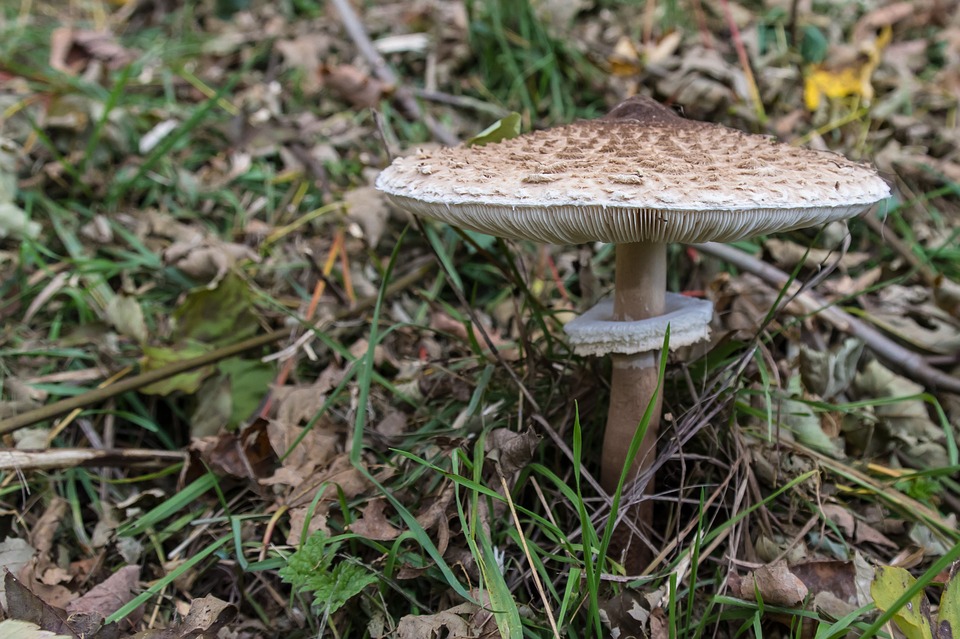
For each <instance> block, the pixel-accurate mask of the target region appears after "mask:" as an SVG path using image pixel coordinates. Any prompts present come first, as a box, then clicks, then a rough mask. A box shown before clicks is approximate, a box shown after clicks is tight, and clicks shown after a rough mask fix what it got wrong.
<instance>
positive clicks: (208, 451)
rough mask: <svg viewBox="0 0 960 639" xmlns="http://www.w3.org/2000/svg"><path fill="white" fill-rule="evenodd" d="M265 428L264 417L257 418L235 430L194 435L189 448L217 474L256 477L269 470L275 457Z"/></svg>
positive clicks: (263, 474)
mask: <svg viewBox="0 0 960 639" xmlns="http://www.w3.org/2000/svg"><path fill="white" fill-rule="evenodd" d="M268 431H269V426H268V424H267V421H266V420H262V419H258V420H256V421H255V422H254V423H253V424H251V425H250V426H248V427H247V428H244V429H243V430H242V431H241V432H239V433H221V434H219V435H215V436H212V437H198V438H195V439H194V440H193V442H191V444H190V450H191V451H192V452H194V453H196V454H197V455H198V456H199V457H200V459H201V460H202V461H203V463H204V464H205V465H206V466H209V467H210V468H212V469H214V470H216V471H217V474H218V475H220V474H225V475H232V476H233V477H245V478H248V479H258V478H260V477H266V476H267V475H269V474H270V471H271V470H272V469H273V464H274V463H275V460H276V456H275V455H274V451H273V449H272V448H271V446H270V437H269V435H268Z"/></svg>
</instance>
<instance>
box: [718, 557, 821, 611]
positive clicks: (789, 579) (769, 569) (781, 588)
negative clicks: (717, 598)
mask: <svg viewBox="0 0 960 639" xmlns="http://www.w3.org/2000/svg"><path fill="white" fill-rule="evenodd" d="M730 587H731V590H732V591H733V592H734V593H735V595H736V596H737V597H740V598H741V599H747V600H751V601H753V600H756V599H757V597H758V596H759V597H761V598H762V599H763V601H764V603H768V604H771V605H775V606H787V607H793V606H796V605H798V604H800V603H801V602H803V600H804V599H806V597H807V594H808V590H807V587H806V586H805V585H804V583H803V581H802V580H801V579H800V578H799V577H797V575H795V574H794V573H793V572H791V569H790V568H789V567H788V566H787V562H785V561H778V562H775V563H772V564H769V565H766V566H761V567H760V568H757V569H756V570H754V571H753V572H748V573H747V574H746V575H744V576H742V577H740V576H738V575H736V573H732V574H731V575H730Z"/></svg>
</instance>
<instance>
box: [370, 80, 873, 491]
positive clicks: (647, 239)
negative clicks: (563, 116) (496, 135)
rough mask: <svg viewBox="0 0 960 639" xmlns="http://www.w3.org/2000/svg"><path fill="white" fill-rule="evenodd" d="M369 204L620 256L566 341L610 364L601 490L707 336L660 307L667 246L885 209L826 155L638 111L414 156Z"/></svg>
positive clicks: (847, 168) (658, 108)
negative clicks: (661, 371)
mask: <svg viewBox="0 0 960 639" xmlns="http://www.w3.org/2000/svg"><path fill="white" fill-rule="evenodd" d="M377 188H379V189H381V190H382V191H384V192H385V193H386V194H387V195H388V196H389V197H390V199H391V200H393V202H395V203H396V204H397V205H398V206H400V207H401V208H404V209H406V210H408V211H410V212H412V213H416V214H420V215H426V216H429V217H433V218H436V219H438V220H442V221H444V222H448V223H450V224H453V225H456V226H460V227H463V228H467V229H472V230H474V231H480V232H482V233H489V234H491V235H497V236H500V237H506V238H513V239H528V240H535V241H539V242H548V243H556V244H575V243H580V242H594V241H600V242H612V243H616V244H617V247H616V275H615V280H616V281H615V286H614V294H613V299H612V300H607V301H604V302H601V303H600V304H599V305H598V306H596V307H594V308H593V309H591V310H589V311H587V312H586V313H584V314H583V315H582V316H581V317H579V318H577V319H576V320H574V321H573V322H570V323H569V324H567V326H566V330H567V332H568V334H569V335H570V340H571V343H572V344H573V346H574V348H575V349H576V351H577V352H579V353H582V354H591V355H604V354H612V355H613V377H612V380H611V391H610V392H611V395H610V407H609V411H608V417H607V426H606V432H605V434H604V444H603V459H602V470H601V484H602V485H603V487H604V489H605V490H607V491H613V490H614V489H615V488H616V486H617V484H618V482H619V479H620V475H621V471H622V469H623V468H624V466H625V465H626V464H631V474H630V477H631V478H633V477H635V476H636V474H637V473H638V472H639V471H640V470H642V469H643V468H646V467H647V466H649V465H650V464H651V463H652V461H653V452H652V449H654V447H655V443H656V437H657V430H658V424H659V412H660V410H659V404H658V405H657V407H656V409H655V411H654V418H653V419H652V420H651V422H650V423H649V425H648V429H647V433H646V437H645V441H644V444H643V445H642V446H641V449H640V451H639V453H638V454H637V458H636V459H635V460H627V459H626V455H627V444H628V443H629V442H630V440H631V439H632V437H633V434H634V433H635V431H636V429H637V426H638V422H639V421H640V419H641V417H642V416H643V413H644V411H645V409H646V408H647V405H648V403H649V402H650V401H651V400H653V401H655V402H659V397H654V396H653V395H654V393H655V389H656V388H657V374H658V366H657V357H656V353H657V352H658V351H659V349H660V347H661V344H662V341H663V337H664V334H665V331H666V327H667V324H668V323H669V325H670V330H671V339H670V346H671V347H677V346H681V345H686V344H691V343H693V342H696V341H698V340H701V339H705V338H706V337H707V336H708V331H709V328H708V326H709V322H710V319H711V315H712V307H711V305H710V303H709V302H706V301H702V300H694V299H689V298H685V297H683V296H679V295H672V294H669V293H666V292H665V291H666V263H667V260H666V247H667V244H668V243H670V242H687V243H692V242H706V241H716V242H732V241H735V240H740V239H745V238H748V237H751V236H754V235H761V234H766V233H773V232H777V231H786V230H790V229H796V228H803V227H808V226H815V225H819V224H823V223H826V222H830V221H833V220H840V219H845V218H848V217H852V216H854V215H857V214H858V213H860V212H862V211H864V210H865V209H866V208H868V207H869V206H870V205H872V204H874V203H876V202H878V201H880V200H882V199H884V198H886V197H888V196H889V194H890V190H889V187H888V186H887V184H886V183H885V182H884V181H883V180H882V179H880V177H879V176H878V175H877V173H876V172H875V171H874V170H873V169H872V168H869V167H867V166H863V165H860V164H857V163H854V162H852V161H850V160H847V159H846V158H844V157H842V156H840V155H837V154H835V153H829V152H819V151H813V150H809V149H802V148H795V147H792V146H789V145H786V144H781V143H777V142H775V141H773V140H772V139H770V138H768V137H766V136H760V135H750V134H747V133H743V132H741V131H738V130H735V129H730V128H727V127H724V126H719V125H715V124H709V123H705V122H697V121H693V120H687V119H684V118H682V117H680V116H678V115H677V114H675V113H674V112H673V111H672V110H671V109H669V108H667V107H665V106H663V105H661V104H659V103H657V102H655V101H653V100H651V99H650V98H646V97H634V98H630V99H628V100H626V101H624V102H623V103H621V104H620V105H618V106H617V107H615V108H614V109H613V110H612V111H611V112H610V113H609V114H608V115H606V116H605V117H603V118H600V119H597V120H587V121H579V122H575V123H573V124H569V125H566V126H560V127H556V128H553V129H548V130H545V131H537V132H533V133H529V134H526V135H521V136H519V137H515V138H512V139H508V140H504V141H501V142H498V143H494V144H488V145H485V146H474V147H466V146H459V147H452V148H441V149H433V150H421V151H419V152H418V153H416V154H414V155H411V156H409V157H404V158H399V159H397V160H396V161H394V162H393V164H392V165H391V166H390V167H388V168H387V169H385V170H384V171H383V172H382V173H381V174H380V176H379V178H378V180H377Z"/></svg>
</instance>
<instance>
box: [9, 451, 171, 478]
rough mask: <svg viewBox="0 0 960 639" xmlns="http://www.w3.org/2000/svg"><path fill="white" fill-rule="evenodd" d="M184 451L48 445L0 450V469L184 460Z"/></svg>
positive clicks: (40, 468) (162, 462)
mask: <svg viewBox="0 0 960 639" xmlns="http://www.w3.org/2000/svg"><path fill="white" fill-rule="evenodd" d="M188 457H189V455H188V454H187V453H184V452H177V451H168V450H150V449H140V448H126V449H116V450H97V449H95V448H51V449H49V450H13V449H7V450H0V472H6V471H24V470H54V469H62V468H76V467H78V466H124V467H125V466H130V465H133V464H138V465H143V464H150V465H156V464H161V465H163V464H168V463H175V462H185V461H187V458H188Z"/></svg>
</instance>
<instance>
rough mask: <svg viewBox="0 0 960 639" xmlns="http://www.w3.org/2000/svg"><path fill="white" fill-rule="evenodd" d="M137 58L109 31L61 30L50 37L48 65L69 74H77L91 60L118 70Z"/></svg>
mask: <svg viewBox="0 0 960 639" xmlns="http://www.w3.org/2000/svg"><path fill="white" fill-rule="evenodd" d="M138 55H139V53H138V52H136V51H133V50H131V49H128V48H126V47H124V46H123V45H121V44H120V43H119V42H117V40H116V38H115V37H114V35H113V34H112V33H110V32H109V31H90V30H85V29H73V28H71V27H60V28H58V29H54V30H53V32H52V33H51V34H50V66H51V67H52V68H54V69H56V70H57V71H60V72H62V73H67V74H69V75H77V74H79V73H80V72H81V71H82V70H83V69H84V68H85V67H86V66H87V65H88V64H89V63H90V61H91V60H98V61H100V62H103V63H105V64H106V65H107V67H109V68H111V69H119V68H121V67H124V66H126V65H128V64H130V63H131V62H133V61H134V60H136V59H137V57H138Z"/></svg>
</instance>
